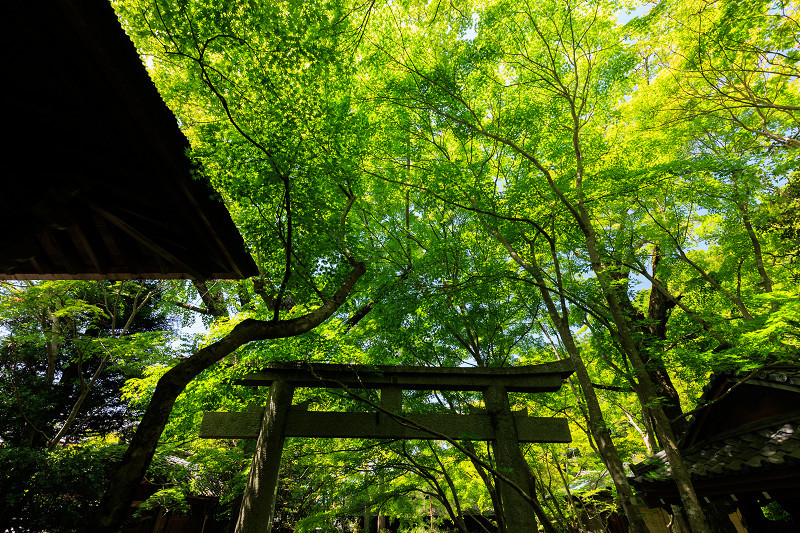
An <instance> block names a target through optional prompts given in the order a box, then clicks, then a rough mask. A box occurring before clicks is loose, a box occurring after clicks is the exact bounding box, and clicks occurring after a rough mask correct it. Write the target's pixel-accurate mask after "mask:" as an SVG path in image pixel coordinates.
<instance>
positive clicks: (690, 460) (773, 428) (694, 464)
mask: <svg viewBox="0 0 800 533" xmlns="http://www.w3.org/2000/svg"><path fill="white" fill-rule="evenodd" d="M777 418H780V419H779V420H775V419H769V420H764V421H762V422H761V423H758V424H753V425H752V426H751V427H749V428H748V430H747V431H746V432H740V431H731V432H729V433H728V434H727V435H726V434H722V435H719V436H718V437H717V438H715V439H711V440H707V441H704V442H702V443H700V444H698V445H696V446H693V447H692V448H690V449H688V450H685V451H683V453H682V455H683V459H684V461H685V463H686V466H687V467H688V468H689V472H690V474H691V476H692V479H694V480H699V479H712V478H716V477H726V476H735V475H740V474H745V473H749V472H754V471H765V470H768V469H771V468H775V467H784V466H786V465H790V464H791V465H800V410H798V411H796V412H794V413H792V414H791V415H790V416H788V417H787V416H785V415H784V416H781V417H777ZM631 468H632V469H633V471H634V474H635V475H636V476H635V477H634V481H636V482H638V483H647V482H657V481H661V480H663V479H665V478H666V477H668V476H669V474H670V467H669V462H668V461H667V458H666V454H665V453H664V452H663V451H662V452H659V453H657V454H655V455H653V456H652V457H650V458H649V459H648V460H647V461H645V462H642V463H639V464H637V465H633V466H632V467H631Z"/></svg>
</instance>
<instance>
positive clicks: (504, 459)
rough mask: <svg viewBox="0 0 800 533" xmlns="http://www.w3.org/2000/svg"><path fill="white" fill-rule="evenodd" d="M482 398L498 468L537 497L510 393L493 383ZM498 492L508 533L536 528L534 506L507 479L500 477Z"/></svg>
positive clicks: (534, 529) (524, 489)
mask: <svg viewBox="0 0 800 533" xmlns="http://www.w3.org/2000/svg"><path fill="white" fill-rule="evenodd" d="M483 401H484V404H485V405H486V411H487V412H488V414H489V415H490V416H491V419H492V425H493V426H494V430H495V439H494V440H493V441H492V449H493V450H494V459H495V464H496V466H497V470H498V471H499V472H500V473H501V474H502V475H503V476H505V477H506V478H508V479H509V480H510V481H512V482H513V483H514V484H515V485H517V486H518V487H519V488H521V489H522V490H523V491H525V492H526V493H527V494H528V495H529V496H530V497H531V498H536V492H535V488H536V487H535V485H534V482H533V477H532V476H531V473H530V468H529V467H528V462H527V461H526V460H525V457H524V456H523V455H522V450H520V448H519V440H518V439H517V428H516V425H515V423H514V417H513V415H512V414H511V407H510V405H509V402H508V392H507V391H506V389H505V387H503V386H502V385H500V384H493V385H491V386H490V387H489V388H488V389H486V390H485V391H484V393H483ZM497 491H498V494H499V496H500V501H501V502H502V504H503V514H504V515H505V522H506V531H508V532H509V533H511V532H514V533H517V532H524V531H536V529H537V528H536V511H535V509H534V508H533V505H531V503H530V502H529V501H528V500H526V499H525V498H524V497H523V496H522V495H521V494H520V493H519V491H518V490H516V489H515V488H514V487H512V486H511V485H509V484H508V483H506V482H505V481H502V480H498V482H497Z"/></svg>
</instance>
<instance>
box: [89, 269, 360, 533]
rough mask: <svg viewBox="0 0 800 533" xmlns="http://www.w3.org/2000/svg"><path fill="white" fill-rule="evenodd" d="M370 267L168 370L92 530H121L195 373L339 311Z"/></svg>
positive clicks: (244, 325)
mask: <svg viewBox="0 0 800 533" xmlns="http://www.w3.org/2000/svg"><path fill="white" fill-rule="evenodd" d="M365 272H366V267H365V266H364V264H363V263H357V264H356V265H355V266H354V268H353V270H352V271H351V272H350V274H348V276H347V278H346V279H345V281H344V283H343V284H342V286H341V287H339V289H338V290H337V291H336V294H334V295H333V297H332V298H331V299H330V300H328V301H327V302H325V303H324V304H323V305H322V306H320V307H319V308H317V309H316V310H314V311H312V312H311V313H309V314H307V315H303V316H300V317H297V318H293V319H290V320H275V321H270V322H267V321H262V320H253V319H247V320H244V321H242V322H240V323H239V324H237V325H236V326H235V327H234V328H233V330H231V332H230V333H228V334H227V335H225V337H223V338H222V339H220V340H219V341H217V342H215V343H213V344H210V345H209V346H206V347H205V348H203V349H201V350H198V351H197V352H196V353H195V354H194V355H192V356H191V357H189V358H188V359H185V360H183V361H181V362H180V363H178V364H177V365H175V366H174V367H173V368H171V369H170V370H169V371H168V372H167V373H166V374H164V375H163V376H162V377H161V379H159V380H158V384H157V385H156V390H155V392H154V393H153V398H152V399H151V400H150V403H149V405H148V406H147V410H146V411H145V413H144V416H143V417H142V420H141V422H140V423H139V426H138V427H137V429H136V433H135V434H134V436H133V439H132V441H131V443H130V445H129V446H128V449H127V451H126V452H125V455H124V456H123V458H122V463H121V464H120V465H119V467H118V468H117V471H116V472H115V473H114V475H113V476H112V478H111V484H110V486H109V488H108V490H107V491H106V493H105V494H104V495H103V499H102V500H101V501H100V506H99V509H98V514H97V520H96V523H95V525H94V527H93V528H92V529H91V531H93V532H103V533H117V532H118V531H120V530H121V528H122V525H123V523H124V521H125V519H126V518H127V515H128V509H129V508H130V505H131V502H132V501H133V496H134V493H135V492H136V488H137V487H138V485H139V483H141V481H142V479H143V478H144V476H145V473H146V472H147V468H148V467H149V466H150V462H151V461H152V459H153V455H154V454H155V451H156V446H157V445H158V440H159V439H160V438H161V434H162V433H163V432H164V428H165V427H166V425H167V420H168V419H169V415H170V413H171V412H172V407H173V405H174V404H175V400H176V399H177V398H178V396H179V395H180V394H181V392H183V390H184V389H185V388H186V386H187V385H188V384H189V383H190V382H191V381H192V380H193V379H194V378H195V377H197V376H198V375H199V374H200V373H201V372H202V371H204V370H206V369H207V368H209V367H211V366H212V365H213V364H214V363H216V362H218V361H220V360H221V359H222V358H224V357H225V356H226V355H228V354H230V353H232V352H233V351H234V350H236V349H237V348H239V347H240V346H242V345H244V344H247V343H248V342H251V341H255V340H266V339H280V338H287V337H294V336H296V335H301V334H303V333H306V332H308V331H311V330H312V329H314V328H315V327H317V326H319V325H320V324H322V323H323V322H324V321H325V320H326V319H328V318H329V317H330V316H331V315H332V314H333V313H334V312H336V310H337V309H338V308H339V307H340V306H341V305H342V304H343V303H344V301H345V300H346V299H347V296H348V295H349V294H350V291H351V290H352V288H353V286H354V285H355V283H356V281H358V279H359V278H360V277H361V276H362V275H363V274H364V273H365Z"/></svg>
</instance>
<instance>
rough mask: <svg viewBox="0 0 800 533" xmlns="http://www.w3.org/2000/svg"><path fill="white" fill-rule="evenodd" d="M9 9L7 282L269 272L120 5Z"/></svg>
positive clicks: (1, 237)
mask: <svg viewBox="0 0 800 533" xmlns="http://www.w3.org/2000/svg"><path fill="white" fill-rule="evenodd" d="M6 7H7V9H6V13H4V16H3V33H4V39H5V41H6V44H7V46H6V47H5V50H4V52H5V54H4V55H5V59H6V62H7V64H8V67H7V69H6V70H5V75H4V79H5V80H6V90H7V91H9V92H8V94H9V95H10V98H8V100H7V101H6V117H7V121H6V123H5V128H4V129H5V131H6V132H7V133H10V135H11V139H10V141H9V142H7V143H6V145H5V147H6V154H7V156H6V159H7V165H8V166H7V167H6V168H5V169H4V171H3V173H2V176H3V177H2V179H3V193H2V194H0V279H127V278H184V277H192V278H200V279H204V278H208V277H218V278H242V277H248V276H252V275H256V274H257V268H256V266H255V263H254V262H253V260H252V258H251V257H250V255H249V254H248V253H247V251H246V250H245V248H244V243H243V241H242V237H241V235H240V234H239V232H238V230H237V229H236V227H235V226H234V224H233V222H232V221H231V218H230V215H229V214H228V212H227V210H226V209H225V207H224V205H223V204H222V201H221V200H220V199H219V197H213V195H214V191H213V190H212V189H211V188H210V187H209V186H208V185H207V184H206V183H204V182H202V181H198V180H195V179H192V174H191V165H190V162H189V159H188V158H187V156H186V150H187V148H188V146H189V144H188V141H187V140H186V138H185V136H184V135H183V134H182V133H181V131H180V130H179V128H178V125H177V122H176V120H175V117H174V116H173V115H172V113H171V112H170V111H169V109H168V108H167V107H166V105H165V104H164V102H163V101H162V99H161V97H160V95H159V94H158V92H157V90H156V88H155V86H154V85H153V83H152V82H151V81H150V78H149V77H148V75H147V72H146V70H145V68H144V66H143V65H142V62H141V59H140V58H139V56H138V55H137V53H136V50H135V48H134V46H133V44H132V43H131V41H130V39H129V38H128V37H127V35H126V34H125V33H124V31H123V30H122V28H121V26H120V24H119V22H118V20H117V18H116V15H115V14H114V12H113V10H112V9H111V7H110V5H109V4H108V2H106V1H97V0H95V1H86V0H57V1H51V2H11V3H10V4H8V5H7V6H6Z"/></svg>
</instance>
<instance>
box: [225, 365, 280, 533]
mask: <svg viewBox="0 0 800 533" xmlns="http://www.w3.org/2000/svg"><path fill="white" fill-rule="evenodd" d="M292 396H294V386H292V385H291V384H289V383H288V382H286V381H283V380H279V381H273V382H272V385H270V388H269V402H268V403H267V408H266V409H264V418H262V420H261V431H260V432H259V434H258V444H256V454H255V456H254V457H253V465H252V466H251V467H250V477H249V479H248V481H247V488H246V489H245V490H244V496H243V497H242V506H241V507H240V508H239V518H238V519H237V520H236V533H269V532H270V530H271V529H272V515H273V513H274V511H275V497H276V495H277V492H278V470H279V469H280V466H281V453H282V452H283V441H284V435H283V434H284V431H285V430H286V421H287V419H288V417H289V408H290V407H291V405H292Z"/></svg>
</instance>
